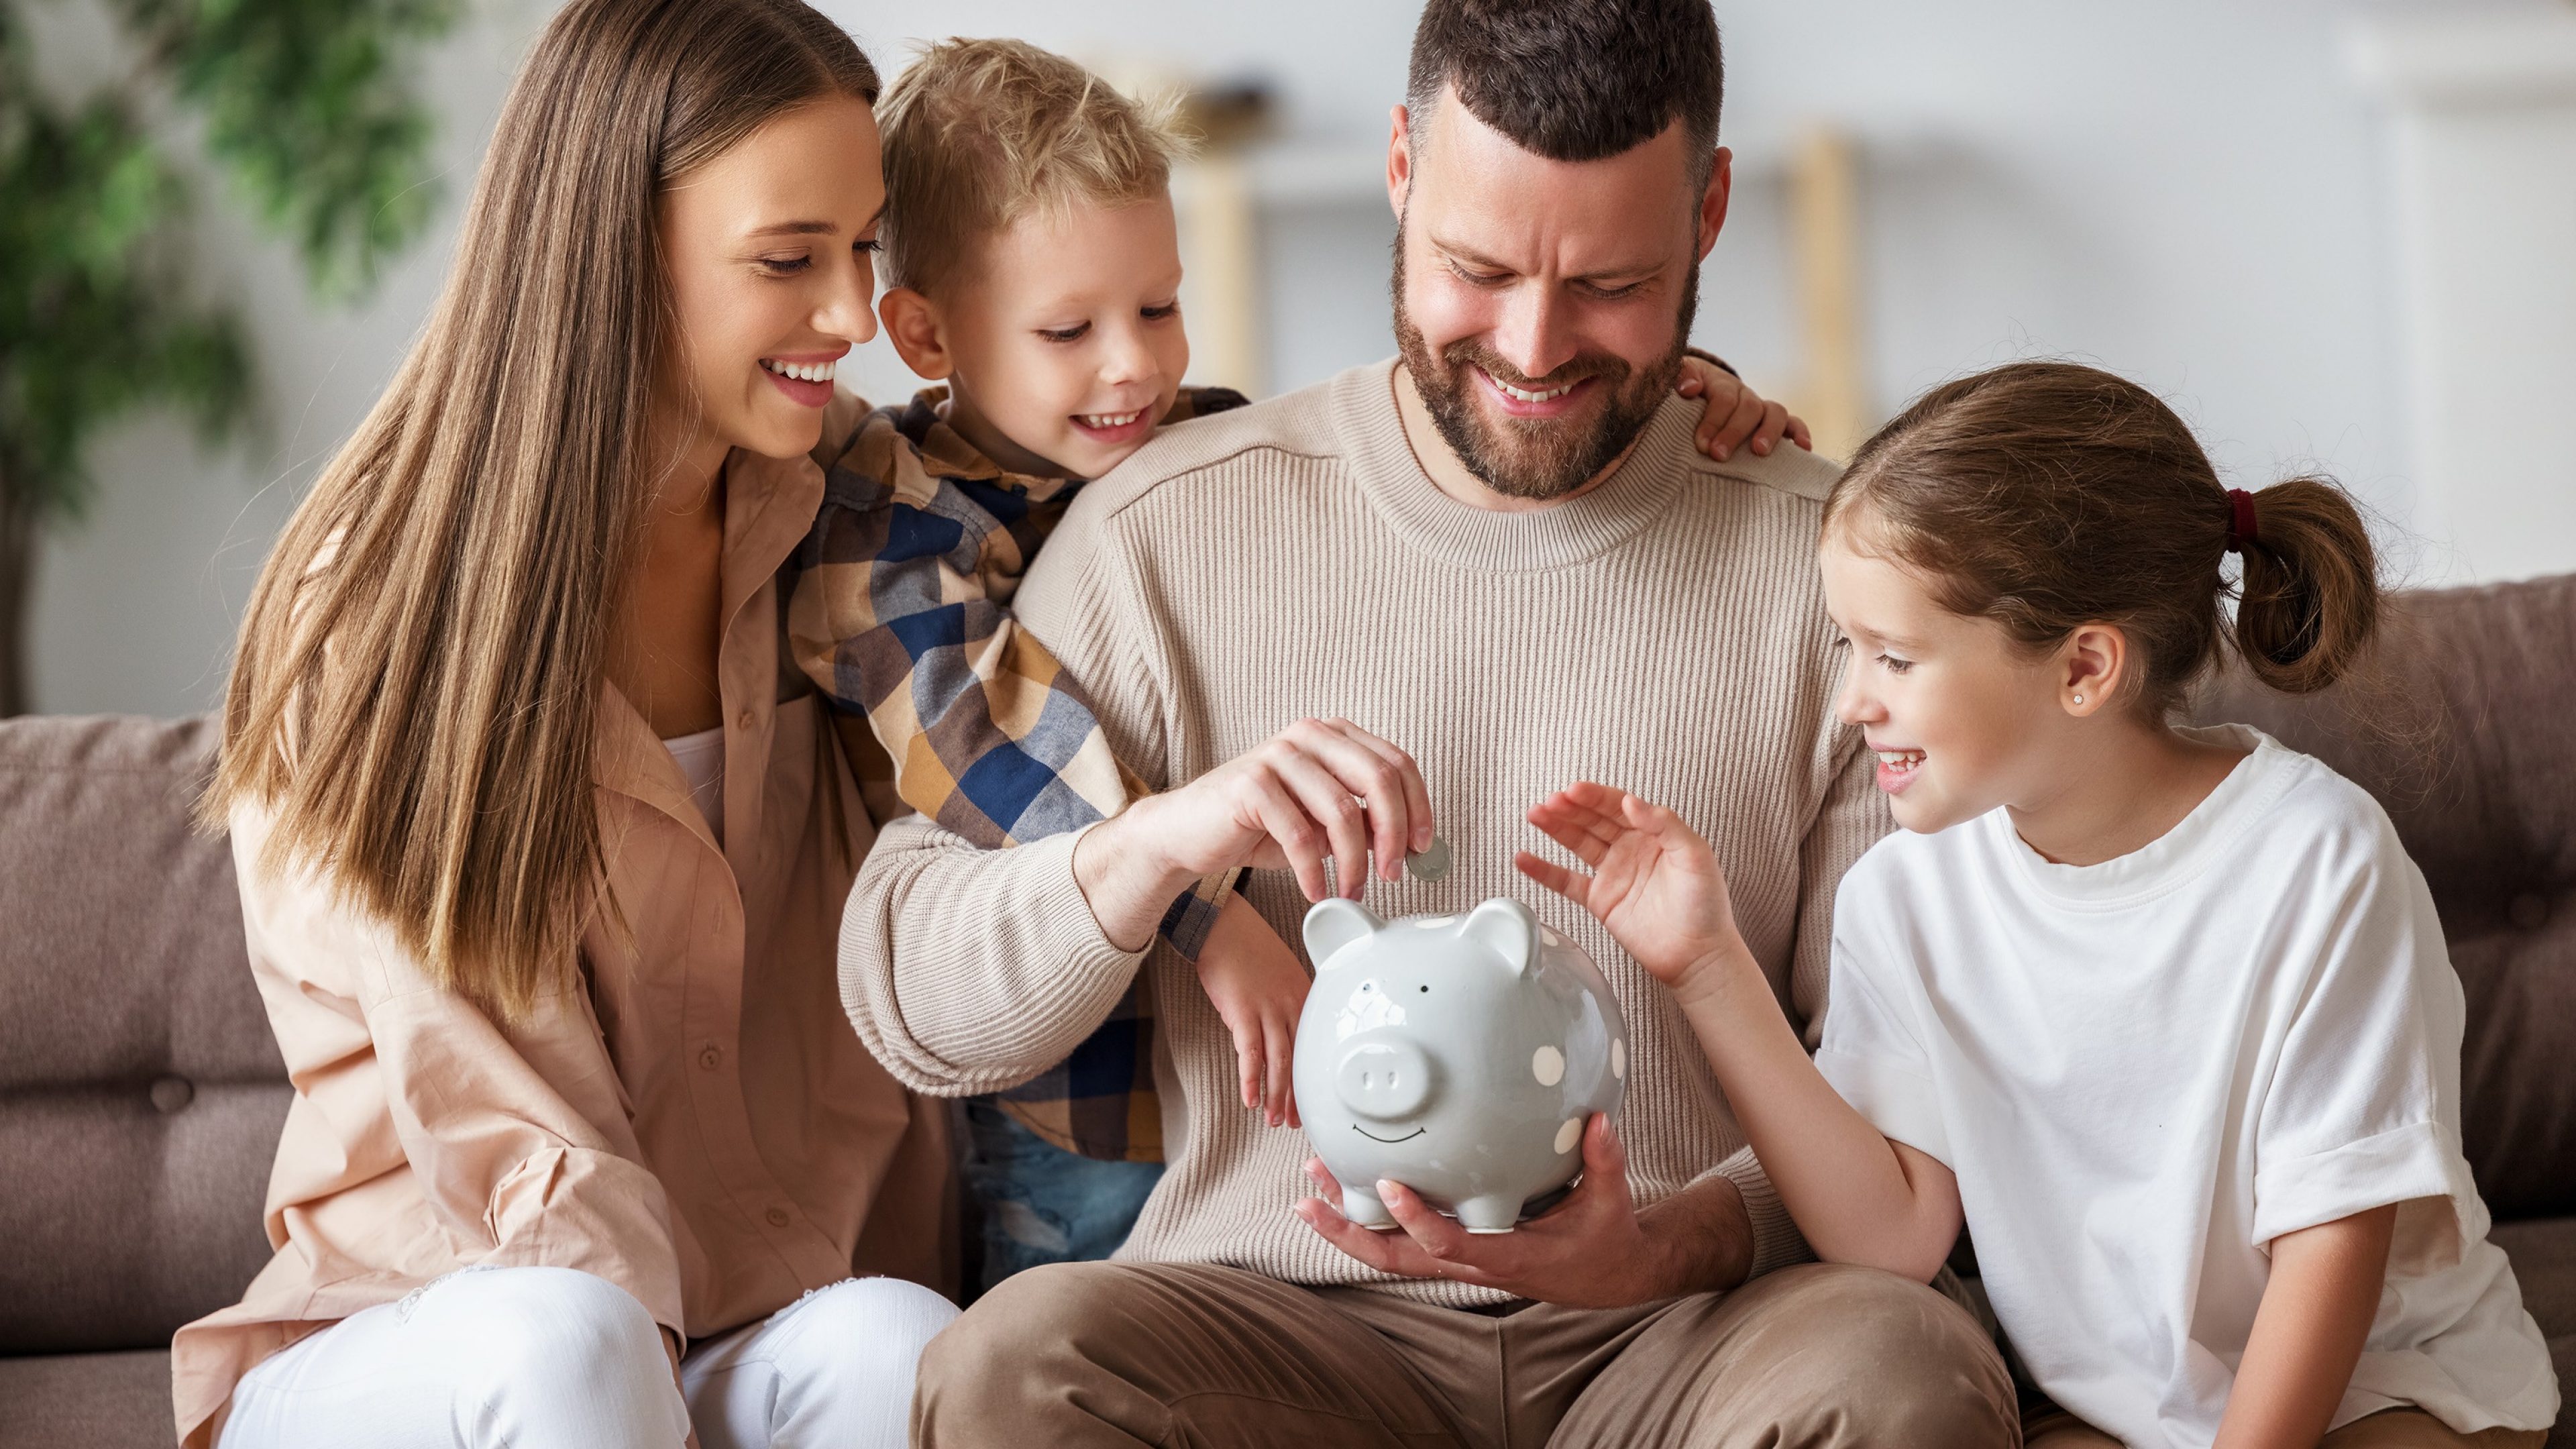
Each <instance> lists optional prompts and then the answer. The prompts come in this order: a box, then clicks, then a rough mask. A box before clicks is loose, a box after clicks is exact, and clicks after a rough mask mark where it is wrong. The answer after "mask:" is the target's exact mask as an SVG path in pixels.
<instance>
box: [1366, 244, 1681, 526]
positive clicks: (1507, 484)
mask: <svg viewBox="0 0 2576 1449" xmlns="http://www.w3.org/2000/svg"><path fill="white" fill-rule="evenodd" d="M1393 288H1394V292H1395V341H1396V346H1397V348H1398V350H1399V351H1400V352H1401V353H1402V354H1403V357H1404V366H1405V370H1406V371H1408V372H1410V373H1411V374H1413V386H1414V390H1415V391H1416V392H1418V393H1419V394H1421V397H1422V406H1423V408H1424V409H1425V410H1426V411H1428V412H1429V413H1430V414H1431V422H1432V426H1434V427H1436V428H1438V429H1439V430H1440V436H1441V438H1442V440H1443V441H1445V442H1447V443H1448V444H1449V451H1450V452H1452V453H1455V454H1456V455H1457V456H1458V461H1459V462H1460V463H1463V464H1465V465H1466V468H1467V471H1468V472H1470V473H1473V474H1475V475H1476V477H1477V479H1478V480H1479V481H1480V482H1482V483H1483V484H1484V485H1485V486H1486V487H1488V488H1491V489H1493V490H1494V491H1495V492H1497V493H1500V494H1502V495H1504V496H1505V497H1507V498H1525V499H1529V500H1532V501H1535V502H1545V501H1547V500H1549V499H1552V498H1562V497H1564V496H1565V495H1566V494H1568V493H1571V492H1573V491H1574V490H1576V489H1577V488H1580V487H1582V486H1583V485H1584V484H1586V483H1589V482H1591V481H1592V480H1593V479H1594V478H1597V477H1599V476H1600V475H1601V472H1602V470H1603V469H1605V468H1608V467H1609V466H1610V465H1611V464H1612V463H1615V462H1617V461H1618V459H1619V455H1620V454H1622V453H1625V452H1626V451H1628V447H1629V445H1630V444H1632V443H1634V442H1636V440H1637V435H1638V434H1640V433H1642V432H1644V431H1645V428H1646V424H1647V423H1648V422H1650V421H1652V420H1653V419H1654V416H1655V410H1656V409H1657V408H1660V407H1662V406H1663V405H1664V399H1665V398H1667V397H1669V396H1670V395H1671V394H1672V390H1673V382H1674V379H1676V378H1678V377H1679V376H1680V375H1681V365H1682V352H1683V350H1684V349H1685V348H1687V347H1688V346H1689V345H1690V329H1691V316H1692V314H1693V312H1695V311H1696V310H1697V309H1698V306H1699V262H1698V261H1697V260H1696V259H1694V260H1693V261H1692V262H1691V267H1690V277H1689V279H1688V280H1687V281H1686V282H1685V283H1684V285H1683V287H1682V305H1681V315H1680V316H1679V317H1677V318H1676V319H1675V320H1674V324H1673V345H1672V348H1671V350H1669V351H1667V352H1666V353H1665V354H1664V355H1663V356H1662V357H1661V358H1659V359H1657V360H1656V361H1655V362H1654V364H1653V365H1651V366H1649V367H1647V368H1644V369H1643V370H1639V369H1637V368H1635V367H1632V366H1630V365H1629V363H1628V360H1627V359H1626V358H1623V357H1617V356H1613V355H1612V354H1610V353H1607V352H1584V353H1579V354H1577V355H1576V356H1574V357H1573V358H1571V359H1569V360H1568V361H1567V362H1566V363H1565V365H1564V366H1562V367H1559V368H1557V369H1555V370H1554V371H1552V372H1550V373H1549V374H1548V375H1547V376H1546V377H1543V378H1530V377H1524V376H1522V375H1521V371H1520V369H1519V368H1517V367H1514V366H1512V365H1511V364H1510V363H1509V362H1507V361H1505V360H1504V359H1503V357H1502V355H1501V354H1500V353H1497V352H1496V351H1494V349H1493V348H1492V347H1490V346H1488V345H1487V344H1486V343H1485V342H1484V341H1483V340H1482V339H1480V338H1473V337H1469V338H1462V339H1460V340H1458V341H1456V342H1452V343H1450V344H1449V345H1448V346H1447V347H1445V348H1443V349H1441V352H1440V355H1439V356H1437V357H1434V356H1432V353H1431V347H1430V344H1429V343H1427V342H1425V341H1424V340H1423V336H1422V329H1421V328H1419V327H1416V326H1415V325H1414V324H1413V316H1412V313H1411V312H1410V311H1409V310H1408V309H1407V308H1406V306H1405V304H1404V228H1403V223H1402V222H1401V221H1399V222H1398V223H1397V226H1396V236H1395V279H1394V282H1393ZM1479 369H1481V370H1483V371H1485V372H1487V373H1489V374H1491V375H1492V377H1493V379H1494V380H1495V381H1496V382H1504V383H1509V384H1511V385H1512V386H1513V387H1516V388H1519V389H1521V390H1523V391H1524V392H1545V391H1548V390H1550V389H1553V388H1559V387H1563V386H1565V385H1566V384H1568V383H1570V382H1574V381H1576V380H1578V379H1589V380H1591V382H1592V385H1593V386H1594V387H1597V388H1599V389H1600V390H1601V391H1602V392H1604V393H1605V394H1607V396H1608V398H1609V401H1608V402H1607V403H1605V404H1603V405H1600V406H1598V407H1597V408H1594V409H1591V410H1590V412H1591V420H1590V421H1589V422H1588V423H1587V422H1585V421H1584V420H1583V417H1582V415H1581V414H1577V415H1575V416H1570V417H1560V418H1515V417H1510V416H1508V415H1507V416H1505V417H1503V418H1501V419H1499V420H1497V419H1495V418H1493V417H1491V416H1490V415H1489V414H1488V413H1487V412H1486V410H1485V409H1484V408H1483V407H1482V406H1480V405H1479V404H1478V403H1477V401H1476V399H1475V397H1474V396H1473V393H1474V390H1475V389H1476V388H1477V387H1478V386H1480V385H1481V384H1479V383H1478V382H1477V381H1476V378H1475V373H1476V371H1477V370H1479Z"/></svg>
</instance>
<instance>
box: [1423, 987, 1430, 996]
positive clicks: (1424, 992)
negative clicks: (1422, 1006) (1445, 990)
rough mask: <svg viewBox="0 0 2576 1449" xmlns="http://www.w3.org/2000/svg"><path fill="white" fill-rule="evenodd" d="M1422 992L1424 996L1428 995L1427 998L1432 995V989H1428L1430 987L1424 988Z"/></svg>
mask: <svg viewBox="0 0 2576 1449" xmlns="http://www.w3.org/2000/svg"><path fill="white" fill-rule="evenodd" d="M1422 992H1423V994H1424V995H1426V996H1427V995H1429V994H1430V993H1431V988H1430V987H1428V986H1425V987H1423V988H1422Z"/></svg>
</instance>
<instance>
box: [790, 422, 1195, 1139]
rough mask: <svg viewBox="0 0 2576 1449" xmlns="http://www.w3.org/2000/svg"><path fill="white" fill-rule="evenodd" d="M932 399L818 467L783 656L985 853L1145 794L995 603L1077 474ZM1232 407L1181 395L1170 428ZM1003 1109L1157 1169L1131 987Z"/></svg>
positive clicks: (1144, 1052)
mask: <svg viewBox="0 0 2576 1449" xmlns="http://www.w3.org/2000/svg"><path fill="white" fill-rule="evenodd" d="M946 397H947V389H945V388H931V389H927V390H925V391H923V392H921V393H918V394H916V395H915V396H914V397H913V399H912V401H911V402H910V403H908V404H906V405H904V406H902V407H899V408H894V407H888V408H879V409H877V410H876V411H874V412H872V413H869V414H868V416H867V418H866V421H865V422H864V423H863V424H862V425H861V426H860V429H859V431H858V434H857V436H856V437H854V438H853V439H852V440H851V441H850V443H849V444H848V446H847V447H846V448H844V449H843V450H842V452H841V455H840V456H839V457H838V458H836V459H835V460H834V461H833V462H832V464H831V466H830V467H828V468H826V469H825V470H824V487H823V508H822V512H821V513H820V514H819V515H818V516H817V517H816V518H815V520H814V527H813V530H812V531H811V532H810V533H808V534H807V535H806V537H805V542H804V543H803V545H801V546H800V547H799V548H798V549H797V551H796V557H795V561H794V563H793V565H792V567H793V568H794V570H795V579H794V582H793V584H792V585H791V586H790V592H789V598H788V612H787V632H788V643H789V647H790V649H791V650H792V651H793V653H794V655H795V657H796V662H797V664H798V666H799V667H801V668H802V669H803V670H804V671H805V674H806V676H807V677H808V678H810V679H812V680H813V681H814V684H815V685H816V687H818V688H819V689H821V690H822V691H823V693H824V695H825V696H826V697H827V698H829V699H830V700H831V702H832V705H833V707H834V708H835V709H837V710H839V711H841V712H843V713H845V714H851V715H859V716H864V717H865V718H866V719H867V721H868V724H869V727H870V728H871V729H872V730H873V731H874V733H875V735H876V737H877V740H878V742H879V743H881V744H883V745H884V746H885V751H886V754H887V755H888V756H889V757H891V758H892V760H893V762H894V767H895V788H896V792H897V793H898V794H899V795H900V796H901V797H902V799H903V801H904V803H905V804H907V805H910V806H911V807H912V808H914V809H916V810H919V811H920V812H921V813H923V814H924V815H927V816H929V817H930V818H932V819H933V820H936V821H938V822H939V823H940V824H941V825H942V826H945V827H946V828H948V829H950V830H953V831H955V832H957V833H958V834H959V835H961V836H964V837H965V838H966V839H968V840H971V841H973V842H974V843H975V844H977V845H980V846H984V847H986V848H998V847H1002V846H1008V845H1015V844H1018V843H1020V842H1021V841H1026V840H1036V839H1039V838H1040V837H1043V836H1048V835H1055V834H1059V833H1061V832H1063V831H1067V830H1077V829H1080V828H1081V827H1083V826H1085V825H1089V824H1091V823H1092V822H1094V821H1097V820H1105V819H1107V818H1108V817H1110V816H1112V815H1115V814H1117V813H1118V812H1119V811H1120V810H1122V809H1125V808H1126V806H1127V804H1128V802H1129V801H1131V800H1133V799H1135V798H1136V797H1137V796H1138V795H1140V794H1143V793H1145V790H1144V786H1143V785H1142V783H1141V782H1140V781H1138V780H1137V779H1136V777H1135V776H1134V775H1133V774H1131V773H1129V772H1128V770H1127V769H1126V767H1125V766H1124V765H1122V764H1120V763H1119V762H1118V760H1117V759H1115V758H1114V757H1112V756H1111V754H1110V753H1109V745H1108V742H1107V740H1106V739H1105V738H1104V737H1103V735H1102V733H1101V729H1100V724H1099V721H1098V720H1096V719H1094V718H1093V717H1092V712H1091V706H1090V704H1089V702H1088V701H1086V700H1085V699H1084V698H1083V696H1082V691H1081V689H1080V687H1079V686H1078V685H1077V684H1076V683H1075V682H1074V681H1073V680H1072V679H1071V678H1069V677H1068V676H1067V675H1066V674H1065V673H1064V670H1063V668H1062V666H1060V665H1058V664H1057V663H1056V661H1055V657H1054V656H1053V655H1051V654H1049V653H1048V652H1047V650H1046V646H1045V645H1043V644H1040V643H1039V642H1038V641H1037V640H1036V639H1035V638H1033V637H1031V636H1030V635H1029V634H1028V633H1027V632H1026V631H1025V630H1023V629H1021V628H1020V627H1019V622H1018V621H1017V620H1015V619H1013V618H1012V617H1011V614H1010V608H1009V605H1010V598H1011V595H1012V593H1013V592H1015V591H1016V590H1017V589H1018V588H1019V582H1020V577H1021V575H1022V574H1024V573H1026V572H1027V570H1028V566H1029V561H1030V559H1031V558H1033V557H1034V556H1035V555H1036V553H1037V551H1038V548H1039V547H1040V545H1042V544H1044V543H1045V542H1046V539H1047V535H1048V534H1050V533H1052V532H1053V531H1054V529H1055V526H1056V524H1057V523H1058V522H1059V521H1060V520H1062V518H1063V517H1064V512H1065V509H1066V507H1067V506H1068V505H1069V504H1071V503H1072V501H1073V497H1074V495H1075V493H1076V492H1078V491H1079V490H1080V489H1081V487H1082V480H1080V479H1072V480H1065V481H1058V480H1054V479H1044V478H1031V477H1027V476H1025V475H1022V474H1015V473H1009V472H1005V471H1004V470H1003V469H1002V468H1001V467H1000V466H998V465H997V464H995V463H994V462H993V461H992V460H991V459H989V458H986V457H985V456H984V455H983V454H982V453H981V452H980V451H978V450H977V449H976V448H975V447H974V445H973V444H970V443H968V442H967V441H966V440H965V439H964V438H962V437H960V436H958V434H957V433H956V431H955V430H954V429H952V428H950V427H949V426H948V425H947V424H946V423H945V422H943V421H941V420H940V417H939V405H940V403H942V402H943V401H945V400H946ZM1243 404H1244V398H1243V396H1242V394H1240V393H1236V392H1233V391H1230V390H1228V389H1225V388H1184V389H1183V390H1182V392H1181V395H1180V398H1179V400H1178V401H1177V402H1176V403H1175V405H1174V407H1173V409H1172V411H1171V412H1170V413H1169V414H1168V415H1166V416H1165V418H1164V421H1165V422H1166V423H1173V422H1179V421H1183V420H1185V419H1188V418H1192V417H1197V416H1201V415H1203V414H1207V413H1215V412H1223V411H1226V410H1228V409H1231V408H1237V407H1241V406H1243ZM1230 880H1231V877H1230V876H1228V877H1222V878H1217V879H1212V880H1209V881H1202V882H1200V884H1199V885H1198V887H1197V888H1196V889H1194V890H1192V891H1191V892H1189V893H1188V894H1186V895H1183V896H1182V897H1181V898H1180V899H1179V900H1177V901H1174V902H1173V903H1172V909H1171V911H1170V912H1169V913H1168V914H1166V915H1165V916H1164V918H1163V937H1164V939H1165V940H1167V941H1169V942H1170V943H1171V945H1172V946H1173V948H1174V949H1176V950H1178V951H1179V952H1180V953H1181V954H1182V955H1183V956H1185V957H1188V958H1189V959H1191V960H1193V961H1195V960H1196V959H1198V952H1199V947H1200V946H1201V945H1203V944H1204V943H1205V942H1206V940H1207V933H1208V930H1209V928H1210V927H1211V926H1212V925H1213V924H1214V923H1215V920H1216V915H1217V911H1218V908H1219V906H1220V905H1221V903H1222V901H1223V896H1224V892H1225V890H1226V889H1227V888H1228V885H1229V883H1230ZM1000 1105H1001V1106H1002V1108H1003V1110H1004V1111H1006V1112H1008V1113H1010V1114H1011V1116H1012V1117H1014V1118H1016V1119H1018V1120H1019V1121H1020V1122H1021V1123H1022V1124H1023V1125H1025V1126H1027V1127H1028V1128H1029V1129H1030V1130H1031V1131H1034V1132H1036V1133H1037V1134H1038V1135H1039V1136H1041V1137H1044V1138H1046V1139H1047V1140H1048V1141H1050V1142H1053V1143H1055V1144H1056V1145H1057V1146H1059V1147H1063V1148H1065V1149H1067V1150H1069V1151H1073V1152H1079V1153H1081V1154H1083V1155H1084V1156H1086V1157H1098V1158H1106V1159H1109V1160H1111V1161H1136V1162H1154V1161H1160V1160H1161V1158H1162V1117H1161V1113H1160V1109H1159V1107H1158V1106H1157V1104H1156V1102H1155V1098H1154V1077H1153V1010H1152V1005H1151V1002H1150V1001H1149V1000H1148V999H1147V998H1146V996H1145V995H1144V978H1143V976H1142V975H1141V974H1140V975H1139V976H1138V978H1137V984H1136V985H1134V986H1131V987H1130V988H1128V992H1127V996H1126V997H1125V999H1123V1000H1122V1001H1120V1002H1119V1004H1118V1006H1117V1008H1116V1009H1115V1010H1113V1011H1112V1012H1111V1013H1110V1015H1109V1019H1108V1020H1107V1021H1105V1022H1103V1023H1102V1024H1101V1026H1100V1029H1099V1030H1098V1031H1095V1032H1093V1033H1092V1034H1091V1036H1090V1037H1089V1038H1087V1039H1085V1040H1084V1042H1083V1043H1082V1045H1080V1046H1078V1047H1076V1048H1075V1049H1074V1052H1073V1055H1072V1056H1070V1057H1068V1058H1066V1059H1065V1061H1064V1062H1063V1063H1061V1064H1060V1065H1058V1066H1056V1067H1054V1068H1053V1069H1051V1070H1049V1071H1048V1072H1046V1073H1045V1074H1044V1075H1042V1076H1040V1077H1038V1078H1037V1079H1036V1080H1034V1081H1030V1082H1027V1083H1024V1084H1022V1085H1021V1086H1018V1087H1016V1088H1013V1089H1012V1090H1011V1091H1009V1092H1007V1093H1004V1094H1002V1096H1001V1098H1000Z"/></svg>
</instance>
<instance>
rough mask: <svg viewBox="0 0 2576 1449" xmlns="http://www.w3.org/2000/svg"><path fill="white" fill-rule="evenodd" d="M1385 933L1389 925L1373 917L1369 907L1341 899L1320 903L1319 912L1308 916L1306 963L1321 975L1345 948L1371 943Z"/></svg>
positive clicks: (1311, 911)
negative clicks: (1376, 936) (1369, 940)
mask: <svg viewBox="0 0 2576 1449" xmlns="http://www.w3.org/2000/svg"><path fill="white" fill-rule="evenodd" d="M1385 929H1386V922H1384V921H1381V920H1379V919H1378V918H1377V917H1375V916H1373V915H1371V914H1369V911H1368V908H1367V907H1366V906H1362V905H1358V904H1355V903H1353V902H1350V901H1346V900H1343V899H1342V898H1341V897H1340V896H1333V897H1330V898H1328V899H1325V900H1321V901H1317V902H1316V903H1315V908H1314V909H1313V910H1310V911H1308V912H1307V913H1306V933H1305V934H1306V959H1307V960H1309V961H1312V962H1314V963H1315V969H1316V970H1318V971H1321V970H1323V969H1324V968H1325V967H1326V966H1327V965H1329V964H1331V962H1332V959H1333V954H1334V953H1335V952H1337V951H1339V950H1341V949H1342V948H1343V947H1344V946H1347V945H1349V944H1351V943H1352V942H1353V941H1364V940H1367V939H1368V938H1369V937H1371V936H1374V935H1376V934H1377V933H1378V932H1380V931H1383V930H1385Z"/></svg>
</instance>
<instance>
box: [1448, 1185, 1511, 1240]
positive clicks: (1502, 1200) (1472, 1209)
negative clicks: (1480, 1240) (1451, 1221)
mask: <svg viewBox="0 0 2576 1449" xmlns="http://www.w3.org/2000/svg"><path fill="white" fill-rule="evenodd" d="M1520 1220H1521V1200H1520V1198H1519V1197H1518V1196H1508V1197H1496V1196H1492V1195H1490V1194H1489V1195H1487V1196H1485V1197H1471V1198H1468V1199H1467V1200H1466V1201H1464V1202H1461V1203H1460V1204H1458V1223H1459V1226H1461V1227H1463V1228H1465V1229H1466V1230H1467V1231H1469V1232H1471V1233H1508V1232H1510V1231H1511V1230H1512V1224H1514V1223H1516V1222H1519V1221H1520Z"/></svg>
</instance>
